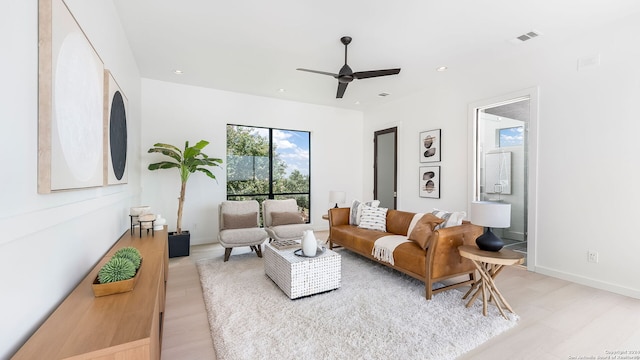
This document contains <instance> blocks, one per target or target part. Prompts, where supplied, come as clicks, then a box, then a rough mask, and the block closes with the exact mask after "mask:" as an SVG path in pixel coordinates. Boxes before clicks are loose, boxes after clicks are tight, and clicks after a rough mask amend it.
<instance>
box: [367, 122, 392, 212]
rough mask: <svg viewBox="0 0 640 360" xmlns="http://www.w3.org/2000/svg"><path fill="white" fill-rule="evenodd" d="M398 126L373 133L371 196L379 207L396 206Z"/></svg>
mask: <svg viewBox="0 0 640 360" xmlns="http://www.w3.org/2000/svg"><path fill="white" fill-rule="evenodd" d="M397 143H398V128H397V127H393V128H389V129H385V130H379V131H376V132H374V134H373V147H374V150H373V198H374V199H377V200H380V207H384V208H387V209H395V208H396V205H397V204H396V199H397V195H398V194H397V177H398V176H397V172H398V165H397V164H398V159H397V157H398V146H397Z"/></svg>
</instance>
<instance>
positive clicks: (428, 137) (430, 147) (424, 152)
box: [419, 129, 441, 163]
mask: <svg viewBox="0 0 640 360" xmlns="http://www.w3.org/2000/svg"><path fill="white" fill-rule="evenodd" d="M419 146H420V162H423V163H424V162H438V161H440V159H441V156H440V129H436V130H429V131H423V132H421V133H420V144H419Z"/></svg>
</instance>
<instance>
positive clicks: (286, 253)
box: [263, 244, 342, 299]
mask: <svg viewBox="0 0 640 360" xmlns="http://www.w3.org/2000/svg"><path fill="white" fill-rule="evenodd" d="M295 250H297V249H296V248H293V249H284V250H278V249H276V248H275V247H273V246H272V245H271V244H267V245H266V246H265V249H264V254H263V257H264V272H265V274H267V276H269V277H270V278H271V280H273V282H275V283H276V285H278V287H279V288H280V289H282V291H283V292H284V293H285V294H287V296H288V297H289V298H290V299H297V298H299V297H303V296H308V295H313V294H317V293H321V292H324V291H329V290H334V289H337V288H339V287H340V280H341V274H342V273H341V262H340V254H338V253H336V252H335V251H332V250H330V249H325V250H324V252H323V253H322V254H320V255H318V256H316V257H312V258H308V257H303V256H298V255H295V254H294V251H295Z"/></svg>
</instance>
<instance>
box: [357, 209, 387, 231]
mask: <svg viewBox="0 0 640 360" xmlns="http://www.w3.org/2000/svg"><path fill="white" fill-rule="evenodd" d="M386 224H387V208H380V207H373V206H367V205H364V206H363V207H362V218H361V219H360V225H358V227H359V228H363V229H370V230H378V231H383V232H386V231H387V225H386Z"/></svg>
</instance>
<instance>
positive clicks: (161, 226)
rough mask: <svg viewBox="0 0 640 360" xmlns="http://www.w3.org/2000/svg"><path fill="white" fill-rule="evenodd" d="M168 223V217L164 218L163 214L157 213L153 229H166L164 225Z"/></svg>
mask: <svg viewBox="0 0 640 360" xmlns="http://www.w3.org/2000/svg"><path fill="white" fill-rule="evenodd" d="M166 223H167V219H165V218H163V217H162V215H160V214H157V215H156V222H154V223H153V230H156V231H159V230H162V229H164V225H165V224H166Z"/></svg>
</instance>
